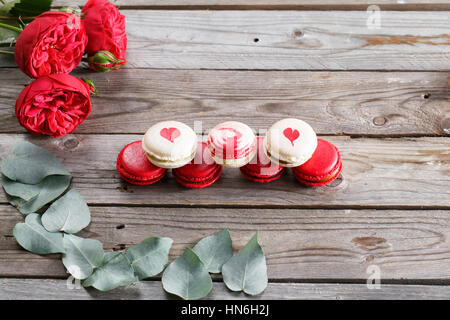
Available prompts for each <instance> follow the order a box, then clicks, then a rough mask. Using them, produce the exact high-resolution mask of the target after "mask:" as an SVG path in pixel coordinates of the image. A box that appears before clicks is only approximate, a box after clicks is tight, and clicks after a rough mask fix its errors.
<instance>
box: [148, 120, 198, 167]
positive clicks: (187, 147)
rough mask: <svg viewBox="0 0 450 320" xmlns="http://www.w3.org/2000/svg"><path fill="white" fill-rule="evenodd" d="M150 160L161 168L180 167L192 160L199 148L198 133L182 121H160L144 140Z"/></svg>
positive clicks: (149, 130)
mask: <svg viewBox="0 0 450 320" xmlns="http://www.w3.org/2000/svg"><path fill="white" fill-rule="evenodd" d="M142 148H143V149H144V151H145V153H146V155H147V158H148V160H149V161H150V162H151V163H153V164H154V165H155V166H158V167H160V168H166V169H172V168H179V167H182V166H184V165H185V164H187V163H189V162H191V160H192V159H193V158H194V157H195V152H196V150H197V135H196V134H195V132H194V130H192V129H191V128H190V127H189V126H187V125H185V124H184V123H182V122H178V121H162V122H158V123H157V124H155V125H154V126H152V127H151V128H150V129H148V130H147V132H146V133H145V135H144V138H143V140H142Z"/></svg>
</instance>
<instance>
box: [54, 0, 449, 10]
mask: <svg viewBox="0 0 450 320" xmlns="http://www.w3.org/2000/svg"><path fill="white" fill-rule="evenodd" d="M85 3H86V1H85V0H55V1H53V4H54V5H55V6H74V5H79V6H83V5H84V4H85ZM116 3H117V4H118V5H119V6H120V8H135V7H140V8H154V9H156V8H167V9H178V8H182V9H189V8H191V9H208V8H209V9H216V10H217V9H222V8H225V9H241V10H242V9H289V10H302V9H303V10H304V9H308V10H333V9H334V10H336V9H340V10H344V9H346V10H350V9H352V10H365V9H366V8H367V7H368V6H369V5H378V6H380V7H381V8H382V9H383V10H443V9H449V8H450V6H449V3H448V2H447V1H444V0H403V1H398V0H373V1H369V0H343V1H335V0H188V1H187V0H165V1H161V0H118V1H117V2H116Z"/></svg>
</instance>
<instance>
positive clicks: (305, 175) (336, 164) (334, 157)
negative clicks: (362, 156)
mask: <svg viewBox="0 0 450 320" xmlns="http://www.w3.org/2000/svg"><path fill="white" fill-rule="evenodd" d="M341 170H342V160H341V155H340V153H339V150H338V148H336V146H334V145H333V144H332V143H330V142H328V141H325V140H322V139H318V140H317V148H316V150H315V151H314V154H313V155H312V157H311V159H309V160H308V161H307V162H305V163H304V164H302V165H301V166H298V167H295V168H292V172H293V173H294V175H295V177H296V178H297V180H298V181H300V182H301V183H303V184H306V185H308V186H314V187H320V186H324V185H326V184H329V183H331V182H332V181H334V180H335V179H336V178H337V177H338V176H339V173H341Z"/></svg>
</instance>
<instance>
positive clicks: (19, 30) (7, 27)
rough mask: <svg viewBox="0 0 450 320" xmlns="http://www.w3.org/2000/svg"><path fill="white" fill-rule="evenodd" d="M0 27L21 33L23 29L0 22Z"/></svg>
mask: <svg viewBox="0 0 450 320" xmlns="http://www.w3.org/2000/svg"><path fill="white" fill-rule="evenodd" d="M0 27H3V28H5V29H9V30H12V31H15V32H18V33H21V32H22V31H23V30H22V29H20V28H17V27H14V26H10V25H9V24H5V23H0Z"/></svg>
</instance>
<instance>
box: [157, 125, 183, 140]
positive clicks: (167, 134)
mask: <svg viewBox="0 0 450 320" xmlns="http://www.w3.org/2000/svg"><path fill="white" fill-rule="evenodd" d="M159 134H160V135H161V137H163V138H164V139H167V140H169V141H170V142H171V143H173V142H174V141H175V139H176V138H178V137H179V136H180V134H181V133H180V130H178V129H177V128H163V129H161V131H160V132H159Z"/></svg>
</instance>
